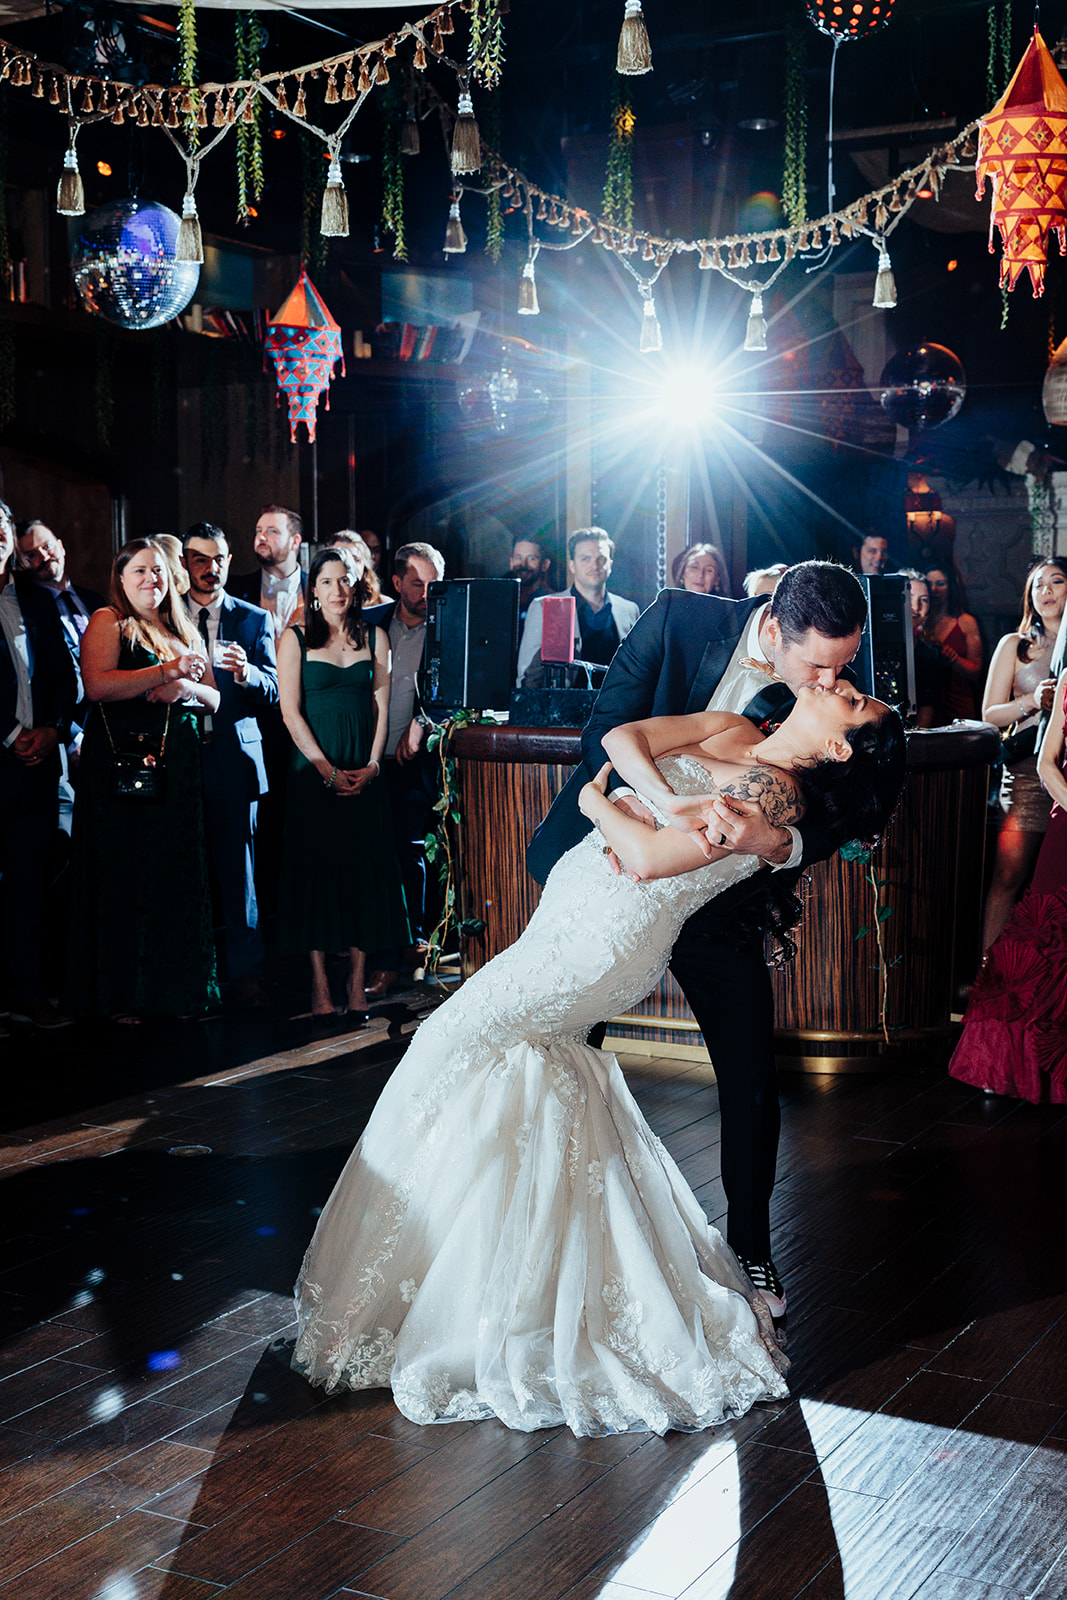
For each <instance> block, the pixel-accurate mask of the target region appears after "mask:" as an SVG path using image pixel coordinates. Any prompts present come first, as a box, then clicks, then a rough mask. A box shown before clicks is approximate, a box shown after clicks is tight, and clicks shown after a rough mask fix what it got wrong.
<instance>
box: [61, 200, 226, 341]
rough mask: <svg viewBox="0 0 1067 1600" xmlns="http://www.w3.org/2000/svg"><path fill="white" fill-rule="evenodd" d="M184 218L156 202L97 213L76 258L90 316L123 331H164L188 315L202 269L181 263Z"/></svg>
mask: <svg viewBox="0 0 1067 1600" xmlns="http://www.w3.org/2000/svg"><path fill="white" fill-rule="evenodd" d="M180 227H181V222H180V220H179V218H178V217H177V216H176V215H175V214H174V212H173V211H171V210H170V209H169V208H168V207H167V206H161V205H159V204H158V203H156V202H155V201H152V200H135V199H129V200H115V201H113V202H112V203H111V205H107V206H101V207H100V208H99V210H97V211H91V212H90V213H89V215H88V216H87V217H86V218H85V221H84V222H83V223H82V225H81V228H80V230H79V233H78V238H77V242H76V243H75V246H74V250H73V253H72V257H71V268H72V271H73V274H74V284H75V287H76V289H77V290H78V293H79V294H80V295H81V297H82V300H83V302H84V304H85V306H86V308H87V309H88V310H89V311H92V312H94V313H95V314H96V316H98V317H103V318H104V319H105V321H107V322H114V323H115V324H116V325H117V326H118V327H120V328H130V329H135V330H140V329H143V328H158V327H160V326H161V325H162V324H163V323H164V322H169V321H170V320H171V318H172V317H176V316H177V315H178V313H179V312H181V311H184V310H185V308H186V306H187V305H188V304H189V301H190V300H191V299H192V298H193V294H194V292H195V290H196V286H197V283H198V282H199V279H200V268H199V267H198V266H196V265H195V264H194V263H192V262H181V261H179V260H178V259H177V245H178V231H179V228H180Z"/></svg>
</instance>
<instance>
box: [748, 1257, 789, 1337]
mask: <svg viewBox="0 0 1067 1600" xmlns="http://www.w3.org/2000/svg"><path fill="white" fill-rule="evenodd" d="M737 1259H738V1261H739V1262H740V1263H741V1266H742V1268H743V1270H744V1271H745V1272H746V1273H747V1274H748V1276H749V1277H750V1278H751V1280H752V1286H753V1288H754V1289H756V1290H757V1292H758V1293H759V1294H761V1295H762V1296H763V1299H764V1300H765V1301H766V1304H767V1309H768V1311H769V1312H770V1314H771V1316H772V1317H773V1318H774V1320H775V1321H776V1322H777V1320H778V1318H779V1317H784V1316H785V1289H784V1287H783V1285H782V1280H781V1278H780V1277H779V1276H778V1272H777V1270H776V1268H775V1265H774V1262H773V1261H772V1260H771V1259H770V1257H769V1256H768V1257H767V1259H766V1261H749V1260H748V1258H747V1257H746V1256H738V1258H737Z"/></svg>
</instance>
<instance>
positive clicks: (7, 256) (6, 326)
mask: <svg viewBox="0 0 1067 1600" xmlns="http://www.w3.org/2000/svg"><path fill="white" fill-rule="evenodd" d="M14 420H15V324H14V321H13V319H12V316H11V246H10V242H9V240H8V236H7V84H6V83H0V428H9V427H10V426H11V424H12V423H13V422H14Z"/></svg>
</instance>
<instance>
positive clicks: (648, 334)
mask: <svg viewBox="0 0 1067 1600" xmlns="http://www.w3.org/2000/svg"><path fill="white" fill-rule="evenodd" d="M641 295H642V298H643V299H644V302H645V311H644V315H643V316H642V318H641V343H640V346H639V348H640V351H641V354H642V355H643V356H646V355H649V354H651V352H652V351H654V350H662V349H663V329H662V328H661V327H660V325H659V318H658V317H657V316H656V302H655V301H654V300H653V298H652V290H651V289H650V288H649V286H648V285H647V284H642V285H641Z"/></svg>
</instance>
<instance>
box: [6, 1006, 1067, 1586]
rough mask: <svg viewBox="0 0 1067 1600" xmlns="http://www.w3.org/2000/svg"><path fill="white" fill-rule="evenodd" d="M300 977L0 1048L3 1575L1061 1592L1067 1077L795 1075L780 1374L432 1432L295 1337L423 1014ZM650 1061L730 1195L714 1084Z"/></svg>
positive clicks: (667, 1119)
mask: <svg viewBox="0 0 1067 1600" xmlns="http://www.w3.org/2000/svg"><path fill="white" fill-rule="evenodd" d="M283 1000H284V996H280V997H279V1004H278V1006H277V1008H276V1009H275V1010H274V1011H269V1012H266V1013H262V1014H258V1015H256V1016H255V1017H254V1018H253V1019H252V1020H251V1021H249V1020H247V1019H240V1020H231V1019H224V1020H218V1021H215V1022H212V1023H208V1024H206V1025H199V1026H195V1025H187V1026H184V1027H180V1028H172V1029H170V1030H169V1031H162V1030H161V1031H158V1032H155V1031H151V1030H148V1029H146V1030H144V1035H143V1037H134V1038H130V1037H128V1036H126V1035H122V1036H119V1037H117V1038H116V1035H118V1034H119V1032H120V1030H118V1029H114V1030H112V1031H111V1032H108V1033H100V1034H75V1033H73V1032H69V1033H66V1034H63V1035H56V1036H52V1037H50V1038H43V1037H42V1036H39V1035H38V1036H35V1037H33V1038H32V1039H29V1040H24V1039H7V1040H4V1041H2V1042H0V1051H2V1052H3V1056H2V1059H3V1061H4V1072H5V1100H4V1113H3V1126H4V1129H5V1131H4V1133H3V1136H2V1138H0V1160H2V1164H3V1178H4V1180H5V1182H4V1189H5V1191H6V1202H7V1203H6V1206H5V1208H4V1212H3V1217H4V1229H3V1231H4V1235H5V1240H4V1248H3V1254H2V1261H0V1307H2V1313H3V1319H4V1337H3V1345H2V1350H0V1521H2V1524H3V1526H2V1528H0V1597H3V1596H7V1595H11V1596H12V1597H18V1600H53V1597H55V1600H60V1597H62V1600H157V1597H160V1600H214V1597H216V1596H225V1597H226V1600H328V1597H334V1596H349V1595H354V1596H377V1597H380V1600H444V1597H446V1596H448V1597H449V1600H562V1597H563V1596H567V1597H569V1600H594V1597H600V1600H658V1597H665V1600H679V1597H681V1600H793V1597H796V1596H804V1597H805V1600H912V1597H914V1600H1023V1597H1024V1596H1026V1597H1033V1600H1063V1597H1064V1596H1067V1337H1065V1334H1067V1249H1065V1244H1064V1240H1065V1235H1067V1227H1065V1221H1067V1219H1065V1201H1064V1195H1065V1188H1067V1109H1065V1108H1061V1109H1059V1110H1057V1109H1055V1108H1040V1109H1038V1108H1033V1107H1030V1106H1026V1105H1019V1104H1016V1103H1014V1102H1012V1101H1007V1100H1000V1099H991V1098H987V1097H985V1096H983V1095H981V1094H977V1093H975V1092H973V1091H971V1090H969V1089H964V1088H961V1087H960V1086H958V1085H955V1084H953V1083H951V1082H949V1081H948V1080H947V1079H946V1078H945V1076H944V1075H943V1072H942V1071H941V1070H933V1069H931V1068H930V1067H929V1066H927V1067H926V1068H925V1069H923V1068H920V1067H919V1066H918V1065H917V1064H916V1063H914V1062H911V1061H909V1060H908V1059H907V1058H906V1057H905V1058H902V1059H901V1060H899V1061H898V1062H897V1063H895V1064H894V1065H892V1066H891V1067H887V1068H886V1069H885V1070H883V1071H881V1072H880V1073H879V1074H878V1075H875V1076H867V1077H859V1076H854V1077H826V1078H815V1077H807V1078H799V1077H797V1078H791V1079H788V1080H786V1082H785V1094H784V1130H783V1141H782V1158H781V1164H780V1178H779V1184H778V1189H777V1195H776V1209H775V1256H776V1259H777V1262H778V1265H779V1267H780V1269H781V1270H782V1272H783V1276H784V1277H785V1279H786V1282H787V1286H788V1291H789V1303H790V1317H789V1353H790V1356H791V1357H792V1361H793V1367H792V1371H791V1373H790V1383H791V1389H792V1398H791V1399H790V1400H789V1401H788V1402H784V1403H780V1404H776V1405H771V1406H763V1407H758V1408H757V1409H756V1410H755V1411H753V1412H752V1413H751V1414H750V1415H749V1416H748V1417H746V1418H745V1419H744V1420H743V1421H742V1422H740V1423H737V1424H734V1425H727V1426H724V1427H720V1428H717V1429H715V1430H714V1431H713V1432H708V1433H703V1434H696V1435H685V1434H672V1435H669V1436H668V1437H667V1438H665V1439H658V1438H656V1437H654V1436H650V1435H647V1434H628V1435H623V1436H616V1437H612V1438H607V1439H598V1440H575V1439H574V1438H572V1437H571V1435H570V1434H569V1433H567V1432H565V1431H563V1430H558V1431H549V1432H542V1433H535V1434H518V1433H509V1432H508V1431H507V1430H506V1429H505V1428H503V1427H501V1426H498V1425H497V1424H495V1423H480V1424H475V1425H469V1424H457V1425H453V1426H447V1427H438V1428H425V1429H424V1428H418V1427H415V1426H414V1425H412V1424H411V1423H409V1422H406V1421H405V1420H404V1419H403V1418H402V1417H400V1416H399V1414H398V1413H397V1412H396V1410H395V1409H394V1407H393V1405H392V1402H391V1398H390V1396H389V1395H388V1394H387V1393H382V1392H374V1393H364V1394H361V1395H356V1396H352V1395H349V1396H345V1397H342V1398H337V1399H324V1398H323V1397H322V1395H321V1394H319V1393H318V1392H314V1391H312V1390H310V1389H309V1388H307V1387H306V1386H305V1385H304V1384H303V1383H302V1382H301V1381H300V1380H299V1379H297V1378H295V1377H294V1376H293V1375H292V1374H291V1372H290V1371H289V1369H288V1366H287V1355H288V1350H289V1343H288V1341H290V1340H291V1337H292V1318H291V1302H290V1299H289V1290H290V1286H291V1284H292V1281H293V1278H294V1276H295V1274H296V1271H297V1268H298V1266H299V1263H300V1258H301V1255H302V1252H303V1249H304V1246H305V1244H306V1242H307V1239H308V1236H309V1234H310V1232H311V1229H312V1226H313V1223H314V1218H315V1216H316V1213H317V1209H318V1208H319V1207H320V1206H321V1204H322V1203H323V1201H324V1200H325V1198H326V1196H327V1194H328V1192H329V1190H330V1187H331V1185H332V1183H333V1180H334V1178H335V1177H336V1175H337V1173H338V1171H339V1170H340V1167H341V1165H342V1163H343V1161H344V1159H345V1158H346V1157H347V1155H348V1153H349V1150H350V1148H351V1145H352V1143H353V1141H354V1140H355V1138H356V1137H357V1135H358V1133H359V1131H360V1129H361V1127H362V1125H363V1123H364V1121H365V1119H366V1117H367V1115H368V1112H369V1110H370V1108H371V1106H372V1105H373V1103H374V1100H375V1097H376V1095H377V1094H378V1093H379V1091H380V1089H381V1087H382V1084H383V1083H384V1082H385V1080H386V1078H387V1076H388V1074H389V1072H390V1070H391V1068H392V1066H393V1065H394V1064H395V1062H396V1060H397V1058H398V1055H399V1053H400V1052H401V1050H402V1048H403V1043H404V1035H405V1034H406V1033H410V1031H411V1027H412V1017H411V1016H410V1015H409V1013H408V1011H407V1010H405V1008H404V1006H403V1005H400V1004H396V1005H393V1006H390V1007H387V1008H385V1009H384V1010H381V1009H380V1010H379V1012H378V1013H377V1014H376V1018H375V1021H374V1023H373V1024H372V1028H371V1030H370V1031H369V1032H368V1033H366V1034H360V1035H348V1034H345V1033H344V1032H343V1031H342V1032H339V1033H337V1034H336V1035H333V1036H326V1037H323V1036H316V1035H313V1034H312V1032H311V1029H310V1026H309V1024H308V1023H307V1021H306V1020H304V1021H301V1020H300V1019H293V1018H292V1017H291V1016H290V1010H291V1009H296V1008H295V1007H293V1008H289V1007H286V1006H285V1005H284V1003H283ZM631 1082H632V1083H633V1085H634V1087H635V1089H636V1091H637V1095H638V1098H639V1100H640V1102H641V1104H642V1106H643V1108H644V1110H645V1112H646V1114H647V1115H648V1117H649V1120H650V1121H651V1123H652V1125H653V1127H654V1128H655V1130H656V1131H657V1132H658V1133H659V1134H660V1135H661V1137H662V1138H663V1139H664V1141H665V1142H666V1144H667V1146H668V1148H669V1149H670V1150H671V1152H672V1153H673V1154H674V1156H675V1157H676V1158H677V1159H678V1160H679V1161H680V1163H681V1165H682V1168H683V1170H684V1172H685V1174H686V1176H687V1177H688V1178H689V1180H690V1182H691V1183H692V1184H693V1186H694V1187H695V1189H696V1192H697V1194H698V1196H699V1198H700V1199H701V1201H702V1202H703V1204H704V1206H705V1208H706V1210H707V1211H708V1214H709V1215H710V1216H711V1217H712V1218H717V1217H719V1216H720V1215H721V1212H722V1206H723V1202H722V1193H721V1188H720V1185H719V1182H718V1137H719V1125H718V1113H717V1107H716V1095H715V1090H714V1088H713V1087H709V1086H708V1085H707V1084H706V1083H705V1082H703V1081H702V1080H701V1075H700V1074H699V1072H697V1071H695V1070H694V1069H692V1068H691V1067H688V1066H685V1065H681V1064H677V1063H676V1064H674V1065H673V1066H671V1065H668V1064H661V1065H660V1067H659V1068H658V1069H657V1067H656V1065H655V1064H653V1065H649V1064H648V1063H643V1064H638V1063H635V1064H634V1071H633V1073H632V1075H631Z"/></svg>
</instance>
